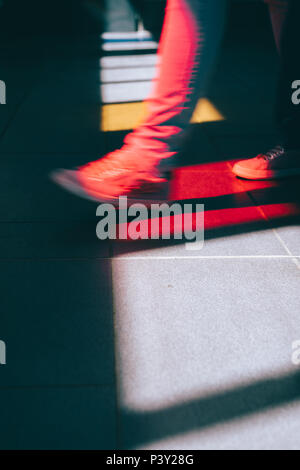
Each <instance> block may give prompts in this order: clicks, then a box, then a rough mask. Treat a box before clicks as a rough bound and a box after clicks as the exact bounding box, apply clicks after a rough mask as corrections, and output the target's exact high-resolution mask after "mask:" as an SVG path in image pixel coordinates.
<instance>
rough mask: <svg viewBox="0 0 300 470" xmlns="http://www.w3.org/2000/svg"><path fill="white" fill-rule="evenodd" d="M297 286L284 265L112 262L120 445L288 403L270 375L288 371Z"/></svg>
mask: <svg viewBox="0 0 300 470" xmlns="http://www.w3.org/2000/svg"><path fill="white" fill-rule="evenodd" d="M299 283H300V272H299V269H298V268H297V266H296V265H295V264H294V263H293V261H292V260H276V259H268V260H266V259H263V260H257V259H255V260H180V261H178V260H175V261H174V260H164V261H158V260H151V259H148V260H146V261H141V260H136V261H134V260H130V261H129V260H114V261H113V284H114V292H115V294H114V296H115V306H116V312H117V315H116V329H117V330H116V331H117V350H118V356H117V357H118V371H119V377H120V397H121V403H122V406H123V408H124V409H125V410H127V412H125V414H124V422H123V426H124V427H123V433H124V434H123V438H124V445H125V447H127V446H129V447H130V446H136V445H138V444H139V445H141V444H145V443H146V442H147V441H148V442H149V441H151V440H152V441H154V440H157V439H161V438H163V437H167V436H168V435H176V434H181V433H182V432H186V431H188V430H193V429H194V428H197V426H198V425H197V422H199V423H200V424H199V426H200V427H201V423H203V426H204V425H207V424H209V423H210V424H212V423H213V424H217V423H218V422H220V421H223V420H228V419H230V418H232V417H233V416H234V417H235V418H237V417H238V416H237V415H238V413H239V410H240V408H239V406H238V404H236V407H235V402H236V400H237V402H236V403H238V400H242V403H244V401H245V400H246V401H247V400H250V402H247V406H248V407H247V406H246V407H245V406H244V405H243V407H242V408H241V414H243V413H247V412H248V413H255V412H256V411H257V409H256V406H255V404H256V401H258V402H259V403H258V404H257V408H258V409H259V408H260V407H261V406H264V407H267V406H273V404H274V402H273V401H272V400H273V398H272V394H274V393H275V392H276V393H277V392H278V390H279V392H281V391H282V390H283V391H285V390H286V387H287V390H288V391H289V393H288V396H287V397H286V398H285V399H286V400H287V401H288V400H289V399H294V397H295V394H297V393H299V389H298V383H299V378H295V379H293V378H291V379H290V380H291V381H289V379H286V380H287V383H286V381H285V380H283V381H279V383H277V382H276V381H275V382H274V383H273V382H272V379H273V378H275V379H276V378H277V377H280V376H281V375H284V374H289V373H293V372H295V367H294V366H293V364H292V359H291V358H292V343H293V342H294V341H295V340H297V339H299V338H300V328H299V318H298V317H299V315H298V312H299V308H300V298H299ZM296 372H297V369H296ZM268 380H271V383H268ZM252 385H253V386H255V389H254V391H253V389H252V388H251V386H252ZM243 387H246V391H244V390H243ZM247 387H250V389H249V390H247ZM266 387H267V388H266ZM278 387H279V389H278ZM265 389H266V390H267V392H266V394H265V392H263V391H264V390H265ZM262 392H263V393H262ZM227 393H229V397H227V396H226V397H225V398H224V394H225V395H226V394H227ZM236 393H237V395H236ZM253 394H254V395H253ZM214 396H216V397H217V399H215V400H213V398H214ZM222 397H223V398H224V401H223V398H222ZM277 399H278V400H279V401H280V400H282V397H281V396H280V394H279V397H278V398H277ZM210 400H212V401H210ZM227 400H229V402H230V403H229V404H228V403H227ZM251 400H252V401H251ZM207 401H208V402H209V404H210V406H207V405H208V403H207ZM260 401H262V403H260ZM218 403H219V404H218ZM249 403H250V405H249ZM227 405H228V406H229V411H228V410H227V408H226V406H227ZM198 406H199V408H198ZM249 406H250V409H249ZM178 407H180V410H179V414H178V413H177V411H178ZM170 409H171V411H172V410H173V409H175V413H174V415H173V416H172V413H171V415H170V413H168V410H170ZM176 410H177V411H176ZM245 410H246V411H245ZM247 410H248V411H247ZM199 413H200V415H199ZM197 417H198V419H197ZM171 418H173V419H171ZM164 419H166V423H168V422H169V423H170V424H163V423H164ZM158 423H160V425H158ZM182 423H184V424H182ZM189 423H190V428H191V429H189ZM163 428H164V429H165V430H164V431H161V430H162V429H163ZM129 429H130V430H131V432H130V434H129V432H128V431H129ZM164 433H165V435H163V434H164Z"/></svg>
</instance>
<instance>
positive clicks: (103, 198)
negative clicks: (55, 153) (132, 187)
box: [49, 170, 170, 206]
mask: <svg viewBox="0 0 300 470" xmlns="http://www.w3.org/2000/svg"><path fill="white" fill-rule="evenodd" d="M49 176H50V179H51V180H52V181H53V182H54V183H56V184H57V185H58V186H60V187H62V188H63V189H65V190H67V191H68V192H70V193H72V194H75V195H76V196H79V197H81V198H83V199H88V200H89V201H93V202H97V203H110V204H112V205H114V206H119V203H120V199H119V197H118V198H115V197H111V196H109V195H106V194H102V193H96V192H94V193H89V192H87V191H85V189H84V188H83V187H82V185H81V184H80V182H79V181H78V180H77V178H76V172H75V171H64V170H62V171H59V170H58V171H54V172H52V173H50V175H49ZM120 197H122V196H120ZM127 201H128V203H130V204H138V203H140V204H144V205H146V206H150V205H151V204H160V203H161V204H163V203H164V202H166V201H168V199H167V197H161V198H152V199H149V198H146V197H140V198H132V197H130V196H127ZM168 202H170V201H168Z"/></svg>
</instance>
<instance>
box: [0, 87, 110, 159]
mask: <svg viewBox="0 0 300 470" xmlns="http://www.w3.org/2000/svg"><path fill="white" fill-rule="evenodd" d="M44 95H45V94H44ZM28 116H30V119H28ZM16 135H17V136H18V138H17V139H16V137H15V136H16ZM100 142H101V135H100V105H99V104H98V103H97V102H95V103H94V104H89V103H86V104H84V103H81V104H80V103H77V100H76V97H75V96H74V97H73V103H72V104H69V103H64V102H63V101H62V102H61V103H57V104H55V103H52V104H50V105H49V106H48V107H47V105H46V104H45V102H44V100H42V101H40V100H39V101H36V102H34V101H33V102H31V101H30V98H27V101H25V102H24V103H23V105H22V106H21V108H20V109H19V111H18V115H17V117H16V119H14V121H13V123H12V125H11V126H10V127H9V129H8V130H7V131H6V133H5V135H4V137H3V139H2V140H1V142H0V149H1V152H3V153H5V152H82V153H84V152H90V151H97V150H98V149H99V148H100Z"/></svg>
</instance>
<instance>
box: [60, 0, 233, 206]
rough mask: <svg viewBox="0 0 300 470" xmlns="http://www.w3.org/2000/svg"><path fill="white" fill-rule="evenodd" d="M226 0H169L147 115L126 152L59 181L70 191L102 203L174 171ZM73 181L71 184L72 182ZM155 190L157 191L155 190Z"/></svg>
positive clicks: (215, 46)
mask: <svg viewBox="0 0 300 470" xmlns="http://www.w3.org/2000/svg"><path fill="white" fill-rule="evenodd" d="M226 3H227V0H168V2H167V8H166V16H165V22H164V28H163V33H162V37H161V41H160V46H159V65H158V69H157V76H156V79H155V80H154V81H153V92H152V94H151V96H150V98H149V99H148V100H147V109H148V114H147V117H146V118H145V119H144V122H143V124H142V125H140V126H139V127H138V128H137V129H136V130H135V131H133V132H132V133H131V134H129V135H128V136H127V137H126V139H125V142H124V146H123V147H122V149H120V150H118V151H116V152H113V153H112V154H109V155H107V156H105V157H104V158H102V159H100V160H98V161H96V162H92V163H89V164H88V165H86V166H84V167H82V168H80V169H79V170H78V171H77V172H66V171H63V172H59V173H56V174H55V175H54V179H55V180H56V181H57V182H58V183H60V184H61V185H63V186H65V187H67V189H70V190H73V191H75V186H78V184H79V185H80V193H81V195H84V194H82V190H83V192H84V193H88V195H89V196H91V197H93V198H95V199H97V200H103V199H105V197H103V196H107V199H109V198H112V199H114V198H116V197H118V196H119V195H130V192H131V190H132V188H133V189H135V190H137V192H138V191H140V192H142V191H143V189H142V188H143V184H144V183H145V182H146V183H147V186H149V183H150V185H151V184H153V185H154V186H155V184H157V183H159V182H161V181H162V180H163V178H162V176H163V172H164V170H165V169H169V168H170V167H172V166H174V157H175V156H176V155H177V154H178V152H179V150H180V148H181V146H182V142H183V139H184V137H185V131H186V128H187V126H188V124H189V122H190V118H191V116H192V113H193V111H194V108H195V106H196V104H197V101H198V99H199V97H200V96H201V95H202V94H203V91H204V88H205V85H206V83H207V80H208V77H209V75H210V72H211V67H212V64H213V62H214V59H215V56H216V53H217V50H218V47H219V44H220V41H221V38H222V34H223V27H224V23H225V21H224V19H225V10H226ZM69 180H71V182H70V181H69ZM154 189H155V188H154Z"/></svg>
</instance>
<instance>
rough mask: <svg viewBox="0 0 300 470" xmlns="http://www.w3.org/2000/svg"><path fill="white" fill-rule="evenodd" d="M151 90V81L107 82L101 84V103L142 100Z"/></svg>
mask: <svg viewBox="0 0 300 470" xmlns="http://www.w3.org/2000/svg"><path fill="white" fill-rule="evenodd" d="M150 91H151V81H150V80H149V81H145V82H132V83H107V84H105V85H101V98H102V103H104V104H108V103H128V102H132V101H143V100H144V99H145V98H146V97H147V96H148V95H149V93H150Z"/></svg>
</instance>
